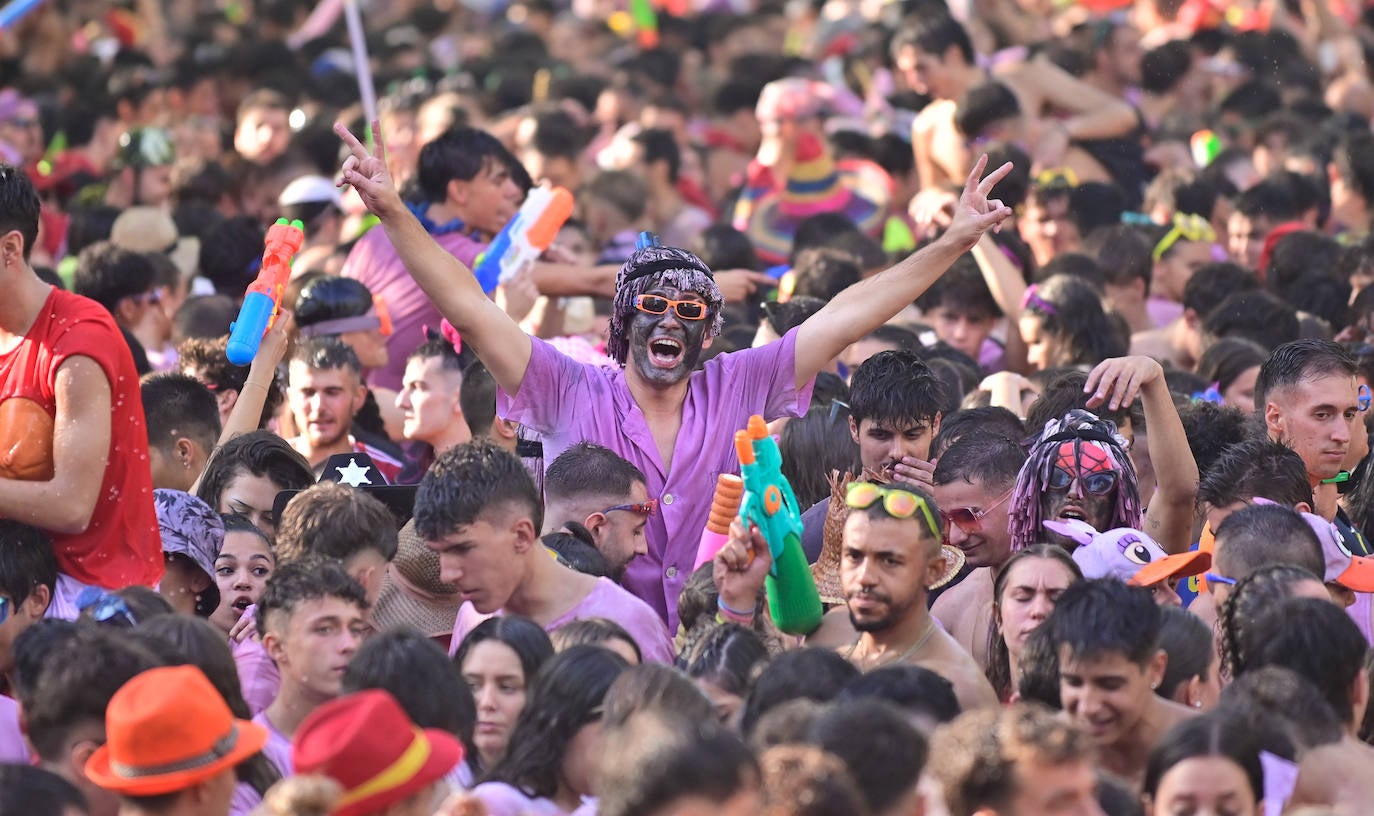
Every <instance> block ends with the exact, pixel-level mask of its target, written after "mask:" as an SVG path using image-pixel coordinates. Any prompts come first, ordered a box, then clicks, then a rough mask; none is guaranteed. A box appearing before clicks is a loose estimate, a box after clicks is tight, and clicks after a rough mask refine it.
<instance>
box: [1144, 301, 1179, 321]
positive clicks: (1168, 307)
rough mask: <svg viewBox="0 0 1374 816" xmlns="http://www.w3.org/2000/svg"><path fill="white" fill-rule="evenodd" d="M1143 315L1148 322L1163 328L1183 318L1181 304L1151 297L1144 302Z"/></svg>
mask: <svg viewBox="0 0 1374 816" xmlns="http://www.w3.org/2000/svg"><path fill="white" fill-rule="evenodd" d="M1145 313H1146V314H1148V315H1149V316H1150V322H1151V323H1153V324H1155V325H1156V326H1159V327H1161V328H1162V327H1164V326H1167V325H1169V324H1170V323H1172V322H1174V321H1175V320H1178V319H1179V318H1180V317H1183V304H1182V303H1178V302H1177V301H1173V300H1169V299H1167V298H1160V297H1151V298H1149V299H1148V300H1146V301H1145Z"/></svg>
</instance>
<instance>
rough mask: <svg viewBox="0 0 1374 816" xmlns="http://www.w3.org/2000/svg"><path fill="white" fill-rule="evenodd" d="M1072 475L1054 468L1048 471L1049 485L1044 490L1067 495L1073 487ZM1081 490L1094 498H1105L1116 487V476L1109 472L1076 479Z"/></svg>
mask: <svg viewBox="0 0 1374 816" xmlns="http://www.w3.org/2000/svg"><path fill="white" fill-rule="evenodd" d="M1074 478H1075V477H1074V475H1073V474H1072V473H1070V472H1068V471H1067V470H1065V469H1063V468H1061V467H1056V468H1055V469H1054V470H1052V471H1050V483H1049V485H1048V486H1047V487H1046V488H1045V489H1046V490H1049V491H1050V492H1052V493H1067V492H1068V490H1069V487H1070V486H1072V485H1073V480H1074ZM1077 478H1078V479H1079V484H1081V485H1082V486H1083V489H1084V490H1085V491H1087V492H1088V493H1091V494H1092V495H1094V496H1105V495H1107V494H1108V493H1110V492H1112V488H1114V487H1116V482H1117V475H1116V473H1115V472H1113V471H1110V470H1104V471H1099V472H1097V473H1089V474H1087V475H1086V476H1080V477H1077Z"/></svg>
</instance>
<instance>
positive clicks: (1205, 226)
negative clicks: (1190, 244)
mask: <svg viewBox="0 0 1374 816" xmlns="http://www.w3.org/2000/svg"><path fill="white" fill-rule="evenodd" d="M1180 239H1183V240H1186V241H1205V242H1207V243H1209V244H1214V243H1216V240H1217V233H1216V230H1214V229H1212V224H1211V222H1209V221H1208V220H1207V219H1206V218H1203V217H1202V216H1200V215H1192V214H1190V213H1175V214H1174V223H1173V226H1171V227H1170V228H1169V231H1168V232H1166V233H1164V237H1163V238H1160V239H1159V243H1157V244H1155V249H1154V252H1152V253H1150V254H1151V256H1152V257H1153V258H1154V259H1155V260H1156V261H1157V260H1159V259H1160V258H1163V257H1164V253H1166V252H1168V251H1169V250H1170V249H1172V248H1173V246H1174V244H1176V243H1178V242H1179V240H1180Z"/></svg>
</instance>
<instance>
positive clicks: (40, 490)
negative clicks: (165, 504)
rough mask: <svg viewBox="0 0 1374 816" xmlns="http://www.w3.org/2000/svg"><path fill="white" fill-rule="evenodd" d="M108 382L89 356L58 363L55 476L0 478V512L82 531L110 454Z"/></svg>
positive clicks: (52, 529) (50, 526)
mask: <svg viewBox="0 0 1374 816" xmlns="http://www.w3.org/2000/svg"><path fill="white" fill-rule="evenodd" d="M111 393H112V392H111V389H110V381H109V380H108V379H107V378H106V377H105V372H104V371H102V370H101V368H100V364H99V363H97V362H96V361H95V360H92V359H91V358H90V357H82V356H75V357H69V358H67V360H66V361H64V362H63V363H62V365H60V366H58V368H57V382H56V395H57V415H56V418H55V420H54V423H53V444H52V460H53V476H52V478H51V479H49V480H47V481H45V482H38V481H20V480H17V479H0V517H3V518H8V519H14V520H15V521H22V522H24V523H25V524H31V525H33V526H34V527H39V528H41V529H44V530H48V531H49V532H53V533H59V534H62V535H77V534H79V533H83V532H85V531H86V528H87V527H88V526H89V525H90V523H91V516H92V515H93V514H94V513H95V503H96V501H97V500H98V499H99V498H100V484H101V482H103V481H104V480H105V460H106V458H107V457H108V456H109V455H110V434H111V430H110V422H111V420H110V409H111V403H112V402H113V399H112V397H111Z"/></svg>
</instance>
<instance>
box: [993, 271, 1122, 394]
mask: <svg viewBox="0 0 1374 816" xmlns="http://www.w3.org/2000/svg"><path fill="white" fill-rule="evenodd" d="M1019 328H1020V331H1021V339H1022V341H1024V342H1025V344H1026V362H1027V363H1028V364H1029V365H1030V368H1031V370H1032V371H1041V370H1044V369H1047V368H1059V367H1065V366H1072V367H1081V368H1082V369H1083V370H1085V371H1086V370H1088V369H1090V368H1092V367H1093V366H1095V365H1097V364H1098V363H1100V362H1102V361H1103V360H1107V359H1110V358H1112V357H1123V356H1125V355H1126V351H1127V348H1126V347H1127V341H1126V338H1124V337H1122V335H1121V333H1120V331H1119V328H1118V326H1117V325H1116V323H1114V322H1113V321H1112V320H1111V319H1110V318H1109V317H1108V316H1107V310H1106V308H1105V307H1104V306H1103V305H1102V296H1101V295H1099V294H1098V293H1097V290H1096V289H1093V287H1092V286H1091V285H1090V284H1088V283H1085V282H1084V281H1082V280H1079V279H1078V278H1074V277H1070V276H1068V275H1054V276H1052V277H1050V278H1049V279H1048V280H1046V281H1045V282H1044V283H1040V284H1036V285H1035V286H1032V287H1030V288H1029V289H1027V290H1026V296H1025V308H1024V309H1023V310H1022V312H1021V320H1020V323H1019Z"/></svg>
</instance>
